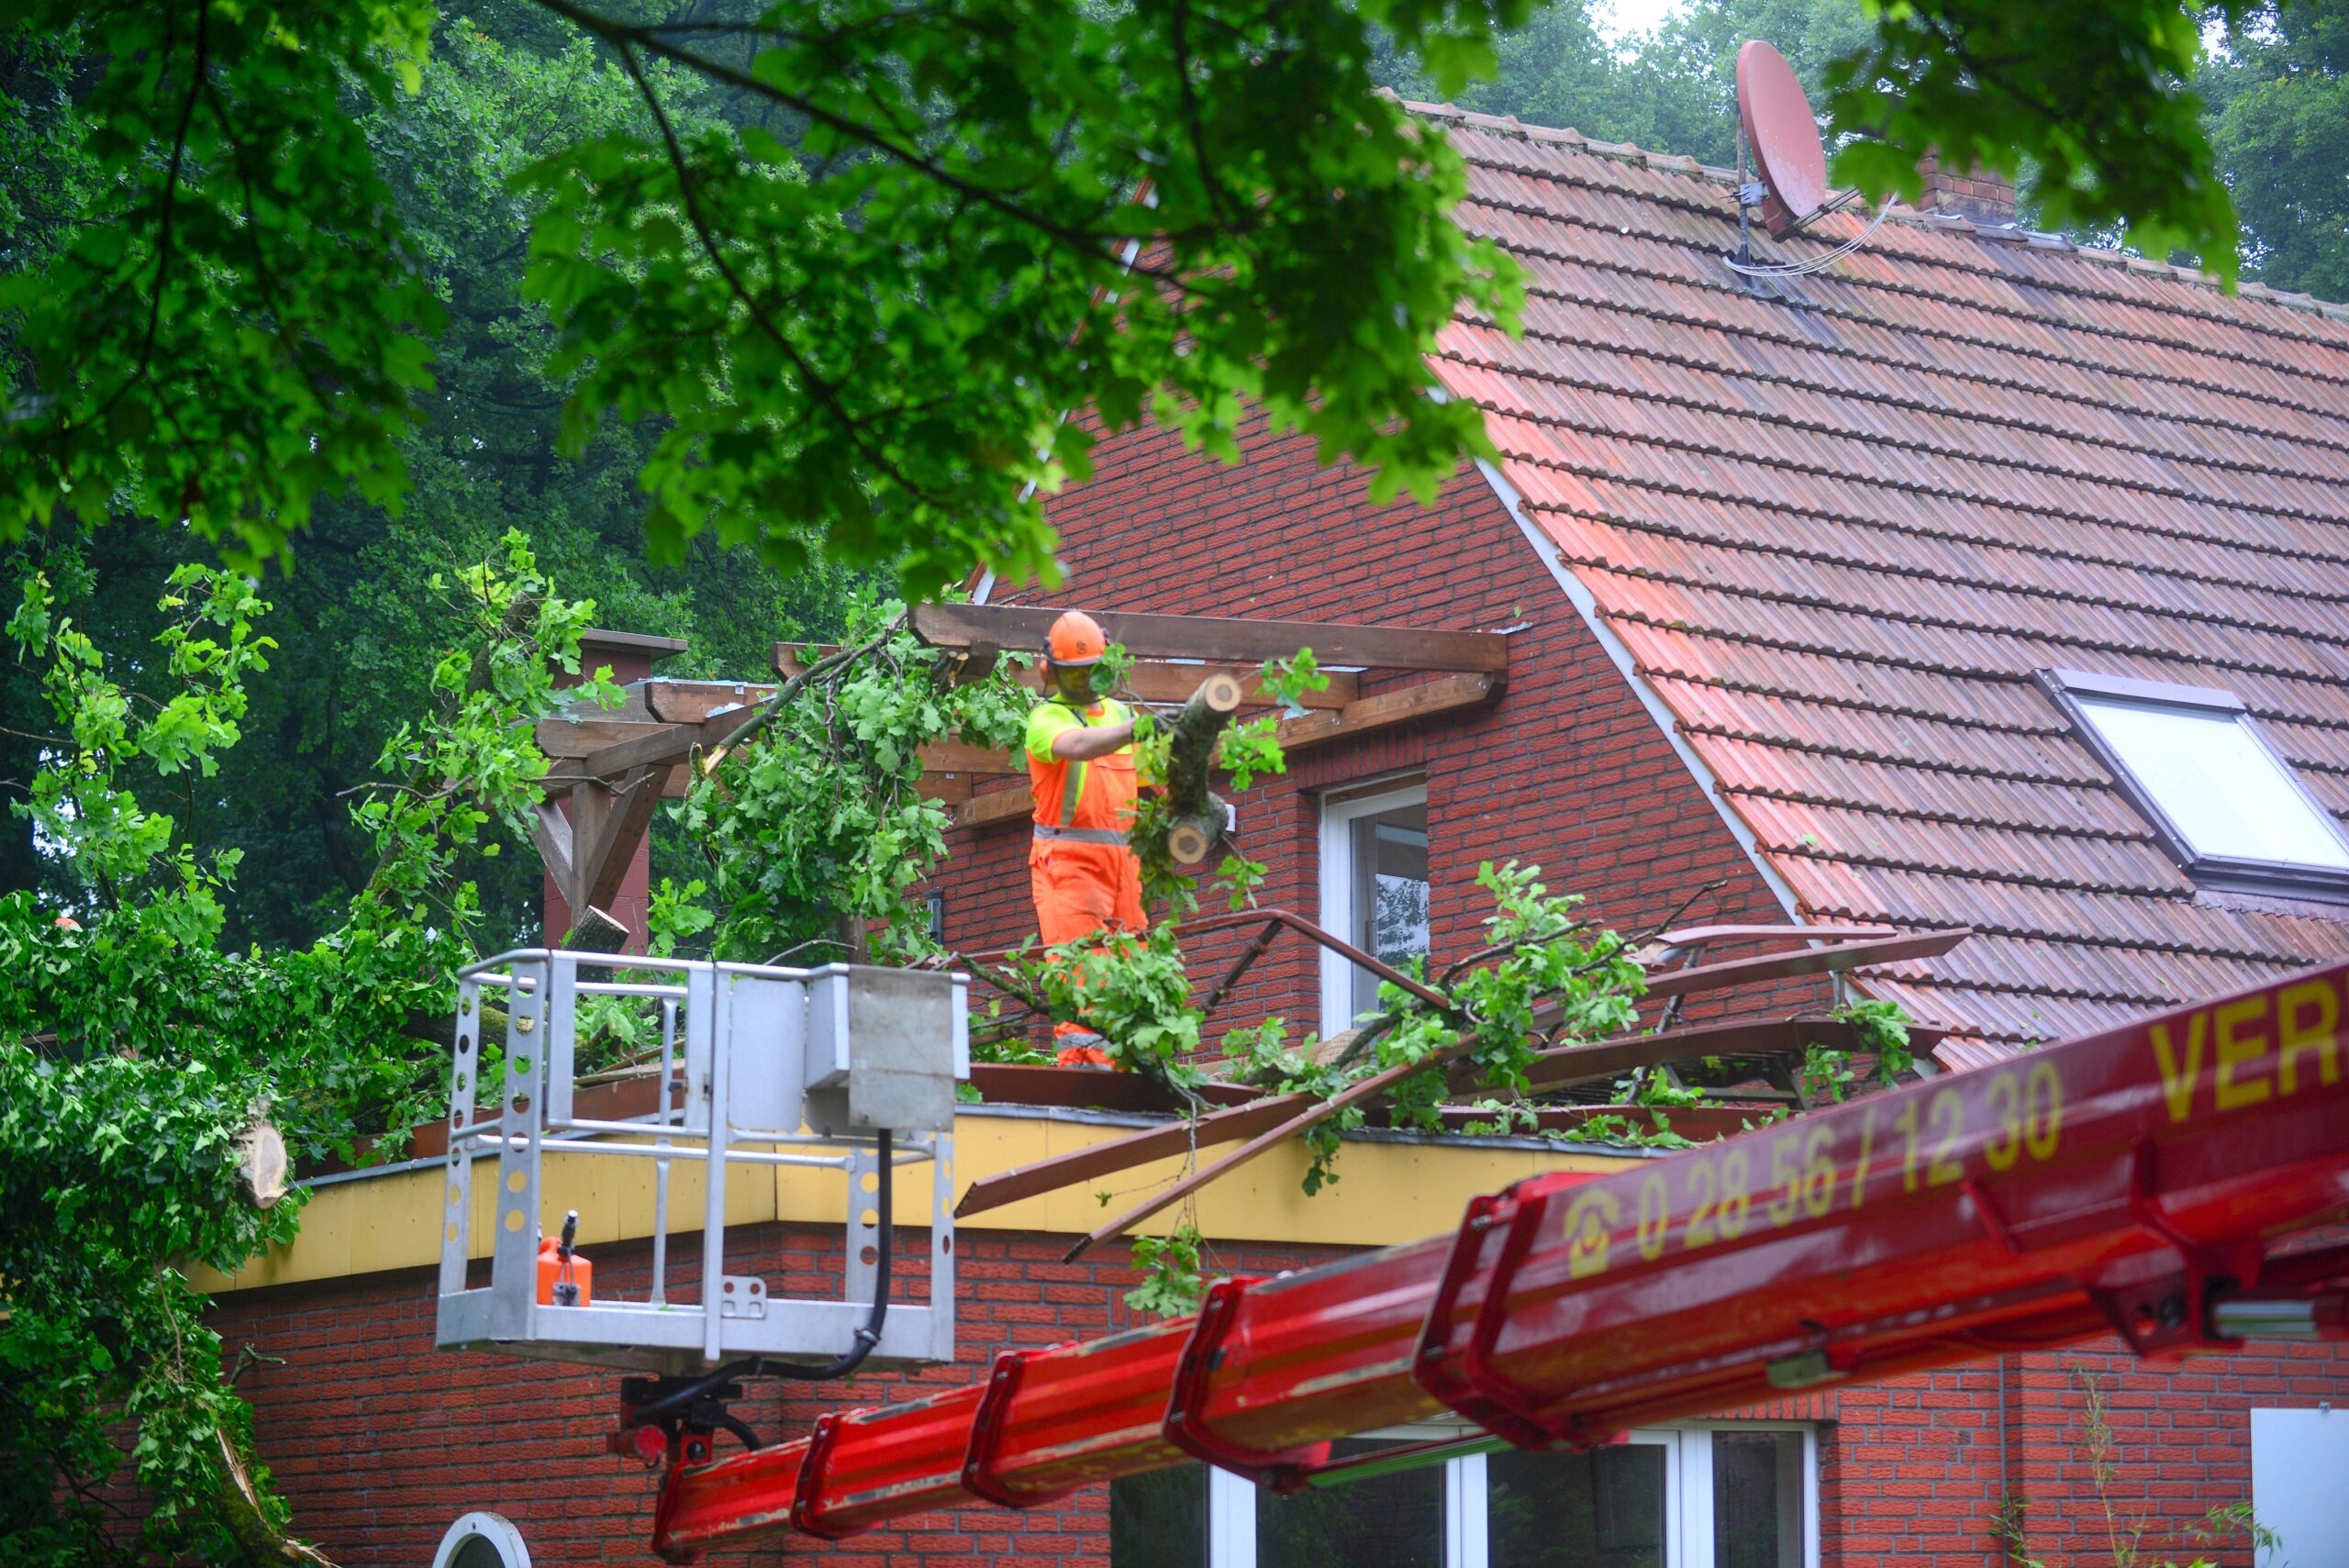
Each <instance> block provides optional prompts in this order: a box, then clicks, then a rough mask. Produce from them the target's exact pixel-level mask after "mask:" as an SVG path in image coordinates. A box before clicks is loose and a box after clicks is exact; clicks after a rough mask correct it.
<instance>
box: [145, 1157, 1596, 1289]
mask: <svg viewBox="0 0 2349 1568" xmlns="http://www.w3.org/2000/svg"><path fill="white" fill-rule="evenodd" d="M1130 1130H1131V1128H1130V1126H1128V1125H1123V1124H1120V1123H1118V1122H1108V1121H1104V1120H1102V1119H1099V1118H1082V1119H1080V1118H1069V1117H1055V1116H1052V1115H1049V1114H1041V1113H1040V1114H1038V1115H1035V1116H1019V1115H1010V1116H1007V1115H1003V1114H1000V1113H996V1114H992V1115H977V1116H972V1115H965V1116H961V1117H957V1118H955V1126H954V1152H955V1163H956V1165H957V1167H958V1169H957V1170H956V1171H955V1173H953V1182H952V1190H953V1191H955V1192H957V1193H960V1192H962V1191H963V1190H964V1189H965V1188H966V1187H968V1186H969V1184H971V1183H972V1182H973V1181H974V1180H976V1179H978V1178H980V1177H983V1176H988V1175H993V1174H995V1173H998V1172H1002V1171H1008V1170H1013V1169H1016V1168H1018V1167H1019V1166H1022V1165H1030V1164H1034V1163H1035V1162H1037V1161H1040V1160H1046V1159H1051V1158H1052V1157H1053V1156H1056V1155H1060V1154H1065V1153H1068V1152H1069V1151H1072V1150H1076V1149H1082V1148H1086V1147H1089V1146H1091V1145H1093V1144H1096V1143H1104V1142H1107V1141H1108V1140H1111V1139H1114V1138H1119V1137H1122V1136H1124V1135H1125V1134H1126V1133H1127V1132H1129V1131H1130ZM1217 1152H1219V1151H1205V1152H1204V1154H1203V1157H1204V1158H1208V1159H1212V1158H1213V1157H1214V1155H1215V1154H1216V1153H1217ZM1637 1158H1638V1157H1637V1156H1634V1155H1621V1154H1610V1153H1604V1152H1593V1151H1586V1150H1572V1149H1567V1148H1563V1147H1558V1146H1546V1147H1541V1146H1534V1145H1532V1144H1531V1140H1508V1141H1498V1142H1481V1143H1480V1142H1475V1141H1472V1140H1453V1139H1442V1140H1434V1139H1431V1140H1410V1141H1403V1140H1393V1141H1389V1140H1358V1139H1349V1140H1347V1142H1346V1146H1345V1149H1344V1151H1343V1152H1342V1153H1341V1155H1340V1156H1339V1160H1338V1172H1339V1174H1340V1176H1341V1180H1340V1181H1338V1182H1337V1183H1335V1184H1332V1185H1330V1186H1326V1187H1324V1188H1322V1190H1321V1191H1320V1192H1319V1194H1317V1195H1314V1196H1313V1197H1310V1198H1308V1197H1307V1196H1306V1195H1305V1194H1304V1191H1303V1190H1302V1187H1301V1185H1300V1183H1301V1182H1302V1180H1303V1178H1304V1175H1305V1171H1306V1166H1307V1163H1308V1162H1307V1156H1306V1151H1305V1145H1304V1143H1303V1141H1302V1140H1295V1141H1291V1142H1289V1143H1287V1144H1285V1145H1283V1146H1282V1147H1281V1148H1278V1149H1275V1150H1270V1151H1266V1152H1265V1153H1264V1155H1263V1156H1261V1157H1260V1158H1258V1159H1256V1160H1254V1161H1252V1162H1250V1163H1248V1164H1246V1165H1243V1166H1241V1168H1240V1169H1239V1170H1238V1171H1236V1172H1234V1173H1231V1174H1230V1175H1229V1176H1226V1177H1224V1178H1223V1179H1222V1180H1220V1181H1219V1182H1216V1183H1214V1184H1211V1185H1209V1186H1208V1187H1207V1188H1206V1189H1205V1190H1203V1191H1202V1192H1201V1193H1200V1194H1199V1195H1198V1225H1199V1229H1200V1231H1201V1232H1202V1233H1203V1234H1205V1235H1208V1236H1210V1237H1213V1238H1214V1239H1215V1240H1219V1241H1225V1242H1242V1241H1268V1242H1285V1243H1290V1244H1295V1245H1300V1246H1333V1247H1384V1246H1391V1245H1393V1244H1395V1243H1397V1242H1400V1241H1413V1240H1419V1238H1420V1237H1422V1236H1431V1235H1434V1234H1436V1233H1437V1232H1439V1231H1443V1230H1450V1229H1453V1227H1454V1226H1456V1225H1458V1224H1459V1223H1460V1216H1461V1213H1462V1211H1463V1210H1464V1208H1465V1207H1466V1206H1467V1203H1468V1200H1469V1199H1470V1198H1471V1197H1473V1196H1475V1195H1476V1194H1478V1193H1486V1192H1496V1191H1498V1190H1499V1189H1500V1188H1502V1187H1505V1186H1507V1185H1508V1184H1509V1183H1511V1182H1514V1181H1516V1180H1518V1179H1519V1178H1520V1177H1522V1176H1530V1175H1533V1174H1535V1173H1541V1172H1545V1171H1587V1172H1591V1173H1603V1172H1609V1171H1620V1170H1621V1169H1623V1168H1624V1167H1625V1166H1627V1165H1629V1164H1631V1163H1635V1162H1636V1161H1637ZM1184 1169H1185V1162H1184V1161H1183V1160H1182V1159H1180V1158H1179V1157H1177V1158H1173V1159H1167V1160H1162V1161H1158V1162H1154V1163H1152V1164H1148V1165H1141V1166H1136V1167H1134V1168H1132V1169H1130V1170H1126V1171H1120V1172H1119V1173H1117V1174H1115V1175H1113V1176H1109V1177H1106V1178H1103V1179H1102V1180H1100V1181H1097V1182H1090V1183H1083V1184H1078V1185H1075V1186H1073V1187H1066V1188H1063V1189H1062V1190H1060V1191H1058V1192H1052V1193H1045V1194H1041V1195H1038V1196H1036V1197H1032V1198H1027V1199H1023V1200H1022V1201H1020V1202H1019V1203H1015V1204H1008V1205H1006V1206H1004V1207H1001V1208H996V1209H990V1210H988V1211H987V1212H986V1213H985V1214H981V1215H975V1216H974V1217H973V1218H970V1219H966V1220H963V1221H961V1222H960V1223H959V1227H958V1228H959V1229H963V1230H964V1231H972V1230H1023V1231H1042V1232H1046V1233H1048V1234H1052V1235H1062V1236H1070V1235H1081V1234H1083V1233H1084V1232H1085V1231H1088V1230H1090V1229H1093V1228H1094V1227H1095V1226H1097V1225H1098V1224H1100V1223H1101V1220H1102V1218H1104V1215H1105V1213H1106V1212H1114V1208H1115V1207H1123V1206H1125V1205H1127V1204H1130V1203H1131V1202H1132V1201H1133V1199H1134V1198H1136V1197H1138V1196H1140V1195H1143V1194H1145V1193H1148V1192H1150V1191H1152V1190H1153V1189H1155V1188H1158V1187H1162V1186H1164V1185H1166V1184H1169V1183H1172V1182H1173V1181H1175V1179H1176V1178H1177V1177H1179V1176H1180V1175H1181V1174H1182V1173H1183V1172H1184ZM652 1174H653V1173H652V1167H651V1162H650V1161H648V1160H642V1159H627V1158H615V1157H612V1156H603V1157H600V1158H599V1157H597V1156H596V1155H593V1154H585V1153H570V1152H564V1151H559V1150H558V1149H556V1148H554V1147H550V1148H549V1149H548V1150H547V1151H546V1153H545V1155H544V1159H543V1164H542V1166H541V1170H540V1200H541V1205H542V1212H541V1214H540V1233H541V1234H543V1235H552V1234H553V1233H554V1232H555V1231H556V1230H557V1229H560V1228H561V1226H562V1216H563V1212H564V1211H565V1210H566V1209H574V1208H575V1209H577V1210H578V1211H579V1236H580V1244H581V1246H582V1248H583V1250H588V1251H592V1250H593V1248H594V1247H596V1245H598V1244H600V1243H610V1242H615V1241H633V1240H641V1239H643V1238H645V1237H648V1236H650V1235H651V1233H652V1191H653V1182H652ZM496 1184H497V1163H496V1162H495V1160H494V1159H489V1160H482V1161H479V1162H476V1163H475V1164H474V1166H473V1196H472V1210H473V1213H472V1224H471V1226H470V1228H469V1229H468V1232H467V1234H468V1236H469V1239H470V1240H471V1241H472V1243H473V1247H472V1252H473V1256H474V1257H485V1256H487V1255H488V1252H489V1244H490V1238H491V1234H492V1226H493V1225H494V1223H495V1212H494V1207H493V1206H494V1203H495V1193H496ZM669 1184H670V1185H669V1214H670V1233H671V1234H672V1235H683V1234H688V1233H691V1232H696V1231H698V1230H699V1229H701V1212H702V1193H703V1188H702V1182H701V1171H700V1168H699V1166H698V1164H697V1163H696V1162H688V1161H678V1162H675V1163H674V1165H673V1166H672V1167H671V1170H670V1177H669ZM456 1190H457V1189H456V1187H455V1185H454V1184H452V1183H451V1182H450V1180H449V1173H448V1169H447V1167H446V1166H445V1165H443V1164H441V1163H440V1162H437V1161H436V1162H432V1163H430V1164H427V1165H421V1166H417V1167H409V1168H399V1169H393V1170H387V1171H384V1172H382V1173H375V1174H362V1175H361V1176H358V1177H354V1178H351V1179H346V1180H341V1181H336V1182H332V1183H330V1184H327V1185H324V1186H317V1187H313V1188H311V1189H310V1194H309V1202H308V1204H307V1206H306V1207H305V1208H304V1210H303V1213H302V1230H301V1234H300V1235H299V1236H298V1237H296V1238H295V1241H294V1244H293V1245H292V1246H290V1247H273V1248H271V1249H270V1250H269V1251H268V1252H267V1253H266V1254H264V1255H263V1256H262V1257H259V1258H256V1259H254V1260H253V1261H252V1262H250V1263H249V1264H247V1265H246V1266H245V1267H244V1268H242V1269H240V1270H239V1271H238V1272H237V1273H236V1274H235V1275H233V1276H223V1275H221V1274H219V1273H215V1272H214V1271H212V1270H210V1269H207V1268H203V1267H200V1266H199V1267H198V1268H196V1269H195V1270H194V1271H193V1273H192V1274H191V1279H192V1282H193V1283H194V1284H195V1287H196V1288H197V1289H199V1290H204V1291H208V1292H212V1293H215V1294H217V1293H220V1292H225V1291H234V1290H250V1289H260V1288H264V1287H267V1286H271V1285H283V1284H303V1283H306V1282H311V1281H317V1280H330V1279H353V1278H358V1277H361V1276H363V1275H367V1274H374V1273H389V1272H392V1271H395V1270H400V1269H420V1268H426V1267H429V1266H431V1265H433V1264H437V1263H438V1262H440V1245H441V1240H442V1237H443V1235H444V1234H445V1233H446V1228H447V1226H448V1225H449V1223H450V1221H451V1218H453V1216H452V1215H451V1209H450V1206H451V1203H452V1202H453V1201H454V1199H455V1195H456ZM1105 1191H1107V1192H1111V1193H1114V1194H1115V1195H1114V1196H1113V1197H1111V1198H1110V1199H1109V1204H1108V1206H1105V1205H1104V1204H1103V1202H1102V1201H1101V1198H1100V1194H1101V1193H1102V1192H1105ZM846 1199H847V1185H846V1183H845V1182H844V1181H843V1180H842V1179H841V1174H840V1173H838V1172H835V1171H824V1170H810V1169H807V1168H805V1167H791V1166H768V1167H759V1166H742V1165H738V1166H735V1167H733V1168H732V1169H731V1170H729V1173H728V1175H727V1195H726V1223H727V1224H728V1225H729V1226H736V1225H757V1224H762V1223H765V1222H768V1221H773V1220H796V1221H801V1222H805V1223H809V1224H816V1225H840V1224H842V1223H844V1222H845V1220H846V1218H847V1217H846V1212H845V1211H846ZM1178 1213H1179V1210H1175V1209H1170V1210H1168V1211H1167V1212H1166V1213H1165V1214H1163V1215H1161V1216H1159V1217H1158V1218H1157V1219H1156V1220H1154V1221H1152V1222H1151V1223H1149V1224H1147V1225H1144V1226H1142V1227H1141V1229H1142V1230H1143V1231H1145V1232H1151V1231H1163V1229H1168V1228H1171V1227H1172V1225H1173V1224H1174V1223H1175V1218H1176V1216H1177V1214H1178ZM897 1218H898V1221H899V1223H901V1224H905V1225H910V1226H926V1225H928V1224H929V1223H930V1172H929V1170H928V1169H927V1168H926V1167H923V1166H919V1165H914V1166H901V1167H899V1174H898V1193H897Z"/></svg>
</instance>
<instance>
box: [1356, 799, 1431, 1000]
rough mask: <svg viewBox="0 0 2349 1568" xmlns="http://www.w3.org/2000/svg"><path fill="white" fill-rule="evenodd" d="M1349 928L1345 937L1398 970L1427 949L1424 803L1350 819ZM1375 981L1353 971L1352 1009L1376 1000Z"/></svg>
mask: <svg viewBox="0 0 2349 1568" xmlns="http://www.w3.org/2000/svg"><path fill="white" fill-rule="evenodd" d="M1350 843H1351V845H1352V848H1353V858H1354V863H1353V887H1354V893H1353V901H1354V918H1353V930H1352V931H1350V932H1348V933H1347V936H1348V938H1349V940H1353V942H1355V943H1356V944H1358V945H1359V946H1360V947H1362V949H1363V950H1364V951H1366V952H1368V953H1370V954H1371V955H1372V956H1373V957H1375V958H1376V959H1378V960H1380V961H1381V962H1386V963H1390V964H1393V965H1395V966H1396V967H1397V968H1398V969H1400V968H1403V967H1405V966H1406V964H1407V963H1408V961H1409V960H1411V959H1414V958H1419V957H1421V956H1423V955H1424V954H1425V953H1426V952H1427V951H1428V808H1427V807H1426V806H1423V805H1422V806H1397V807H1396V808H1395V809H1393V810H1391V811H1382V812H1380V813H1378V814H1377V815H1376V816H1375V817H1356V818H1355V819H1354V822H1353V834H1352V837H1351V839H1350ZM1377 999H1378V981H1377V980H1376V978H1375V977H1374V976H1372V975H1370V974H1368V973H1364V972H1362V971H1359V970H1357V971H1356V972H1355V979H1354V992H1353V1006H1354V1011H1355V1012H1356V1013H1362V1012H1366V1011H1368V1010H1369V1009H1370V1008H1371V1007H1373V1006H1376V1005H1377Z"/></svg>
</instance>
